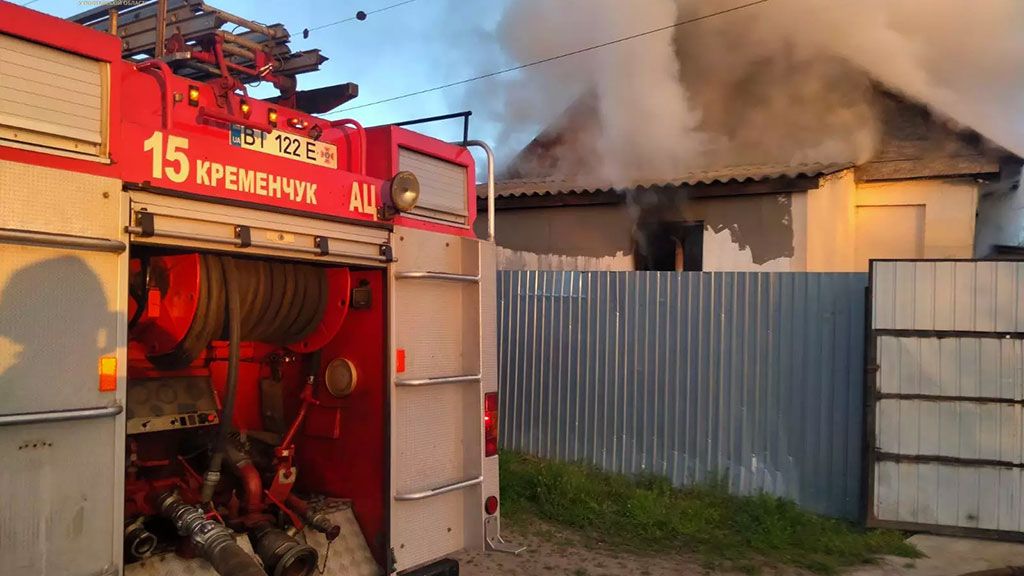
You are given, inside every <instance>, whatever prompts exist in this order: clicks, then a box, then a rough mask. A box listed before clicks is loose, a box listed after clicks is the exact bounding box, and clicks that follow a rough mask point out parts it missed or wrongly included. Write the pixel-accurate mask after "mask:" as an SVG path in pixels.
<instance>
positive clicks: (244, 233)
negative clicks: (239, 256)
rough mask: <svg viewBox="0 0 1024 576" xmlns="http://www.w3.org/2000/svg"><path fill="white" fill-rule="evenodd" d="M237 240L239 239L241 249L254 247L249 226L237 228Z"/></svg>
mask: <svg viewBox="0 0 1024 576" xmlns="http://www.w3.org/2000/svg"><path fill="white" fill-rule="evenodd" d="M235 238H238V242H239V244H238V247H239V248H248V247H250V246H252V229H250V228H249V227H248V226H235Z"/></svg>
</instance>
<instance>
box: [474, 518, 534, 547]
mask: <svg viewBox="0 0 1024 576" xmlns="http://www.w3.org/2000/svg"><path fill="white" fill-rule="evenodd" d="M484 537H485V538H486V539H487V551H488V552H505V553H506V554H514V555H518V554H519V553H520V552H522V551H523V550H526V546H520V545H519V544H511V543H509V542H505V540H504V539H503V538H502V537H501V526H500V524H498V517H497V516H488V517H487V518H485V519H484Z"/></svg>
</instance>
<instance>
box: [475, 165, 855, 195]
mask: <svg viewBox="0 0 1024 576" xmlns="http://www.w3.org/2000/svg"><path fill="white" fill-rule="evenodd" d="M851 166H853V164H851V163H831V164H786V165H781V164H777V165H768V164H758V165H747V166H731V167H724V168H720V169H715V170H699V171H693V172H684V173H682V174H680V175H679V176H676V177H674V178H669V179H664V178H661V179H646V180H645V179H636V180H631V181H628V182H625V183H620V184H615V183H611V182H608V181H604V182H601V181H594V180H591V181H586V180H585V179H583V178H578V179H564V178H524V179H513V180H502V181H499V182H496V183H495V195H496V196H498V197H514V196H543V195H554V194H583V193H588V192H602V191H606V190H629V189H634V188H659V187H663V186H684V185H689V186H693V185H697V184H728V183H732V182H737V183H739V182H756V181H760V180H770V179H772V178H797V177H800V176H820V175H822V174H831V173H833V172H838V171H839V170H843V169H844V168H850V167H851ZM486 192H487V188H486V186H485V185H482V184H481V185H478V186H477V193H478V194H479V195H481V196H483V195H486Z"/></svg>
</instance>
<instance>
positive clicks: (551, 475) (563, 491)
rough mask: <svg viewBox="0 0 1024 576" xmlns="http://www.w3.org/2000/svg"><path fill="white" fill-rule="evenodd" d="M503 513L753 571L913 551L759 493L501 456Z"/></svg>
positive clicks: (900, 540)
mask: <svg viewBox="0 0 1024 576" xmlns="http://www.w3.org/2000/svg"><path fill="white" fill-rule="evenodd" d="M501 492H502V515H503V518H504V519H505V520H506V521H508V522H509V523H510V524H512V525H515V524H517V523H519V524H524V523H527V522H529V520H530V519H532V518H540V519H543V520H547V521H550V522H553V523H556V524H560V525H563V526H567V527H570V528H573V529H576V530H578V531H580V532H582V533H583V534H584V535H585V536H587V537H588V538H591V539H593V540H595V541H597V542H601V543H607V544H610V545H612V546H617V547H626V548H632V549H637V550H643V551H649V552H664V551H666V550H668V549H672V550H676V551H692V552H695V553H696V554H698V555H699V556H700V557H701V558H702V559H703V560H704V561H705V562H706V563H707V564H708V565H709V566H710V567H715V566H726V567H730V568H733V569H738V570H742V571H745V572H756V571H757V570H758V567H759V566H760V565H762V564H765V563H767V564H783V565H788V566H795V567H799V568H804V569H807V570H811V571H813V572H817V573H821V574H833V573H835V572H836V571H837V570H838V569H839V568H841V567H843V566H851V565H854V564H860V563H864V562H870V561H871V560H872V559H874V558H875V557H877V556H879V555H896V556H904V557H907V558H916V557H919V556H920V553H919V552H918V551H917V549H916V548H914V546H912V545H911V544H908V543H907V542H905V541H904V537H903V535H902V534H901V533H899V532H896V531H892V530H863V529H860V528H858V527H855V526H853V525H851V524H849V523H846V522H842V521H839V520H833V519H829V518H825V517H822V516H818V515H815V514H811V513H809V512H805V511H803V510H801V509H799V508H797V506H796V505H795V504H794V503H793V502H790V501H788V500H783V499H780V498H776V497H774V496H768V495H758V496H743V497H739V496H732V495H730V494H729V493H728V492H727V491H726V489H725V488H724V487H723V486H694V487H689V488H684V489H676V488H673V487H672V485H671V483H670V482H669V481H668V480H667V479H665V478H660V477H642V478H630V477H626V476H619V475H614V474H608V473H605V472H602V471H600V470H598V469H597V468H594V467H591V466H585V465H580V464H563V463H558V462H550V461H545V460H540V459H537V458H534V457H531V456H525V455H522V454H516V453H508V452H503V453H502V455H501Z"/></svg>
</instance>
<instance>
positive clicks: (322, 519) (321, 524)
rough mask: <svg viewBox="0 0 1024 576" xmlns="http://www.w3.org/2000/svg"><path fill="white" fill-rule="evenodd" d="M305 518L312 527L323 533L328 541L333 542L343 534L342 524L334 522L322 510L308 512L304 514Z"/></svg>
mask: <svg viewBox="0 0 1024 576" xmlns="http://www.w3.org/2000/svg"><path fill="white" fill-rule="evenodd" d="M303 519H304V520H305V521H306V524H307V525H309V527H310V528H312V529H314V530H316V531H317V532H320V533H321V534H323V535H324V537H325V538H327V541H328V542H333V541H334V540H335V539H336V538H337V537H338V536H340V535H341V526H338V525H337V524H335V523H334V522H332V521H331V519H330V518H328V517H327V515H326V514H323V513H321V512H313V513H307V514H304V518H303Z"/></svg>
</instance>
